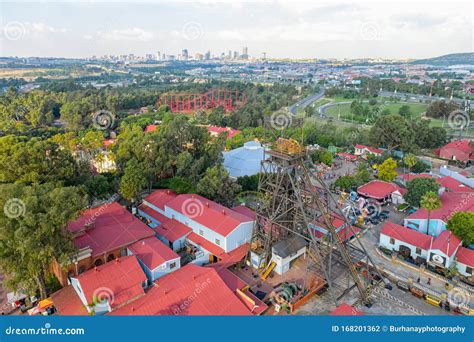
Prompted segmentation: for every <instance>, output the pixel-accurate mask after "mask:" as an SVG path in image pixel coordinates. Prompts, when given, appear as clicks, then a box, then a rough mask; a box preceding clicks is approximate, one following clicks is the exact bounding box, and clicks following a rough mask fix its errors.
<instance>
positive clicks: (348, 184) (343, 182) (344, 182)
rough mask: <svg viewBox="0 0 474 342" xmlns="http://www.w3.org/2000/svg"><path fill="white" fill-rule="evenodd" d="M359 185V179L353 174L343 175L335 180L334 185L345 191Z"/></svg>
mask: <svg viewBox="0 0 474 342" xmlns="http://www.w3.org/2000/svg"><path fill="white" fill-rule="evenodd" d="M357 185H358V182H357V180H356V179H355V178H354V177H352V176H341V177H339V178H338V179H336V181H335V182H334V186H335V187H336V188H339V189H341V190H344V191H351V190H352V189H353V188H354V187H356V186H357Z"/></svg>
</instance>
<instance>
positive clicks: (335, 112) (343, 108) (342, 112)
mask: <svg viewBox="0 0 474 342" xmlns="http://www.w3.org/2000/svg"><path fill="white" fill-rule="evenodd" d="M403 105H408V106H409V107H410V110H411V112H412V115H413V116H414V117H416V116H421V114H422V113H424V112H425V111H426V108H427V105H426V104H423V103H403V102H399V103H392V102H390V103H387V104H382V105H380V108H381V110H384V109H388V110H389V111H390V113H391V114H397V113H398V110H399V109H400V107H401V106H403ZM327 112H328V113H329V114H330V115H331V116H334V117H336V118H337V117H340V118H346V119H347V118H350V117H351V116H352V113H351V105H350V104H341V105H338V106H335V107H330V108H328V110H327Z"/></svg>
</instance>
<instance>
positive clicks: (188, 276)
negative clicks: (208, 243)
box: [111, 264, 264, 316]
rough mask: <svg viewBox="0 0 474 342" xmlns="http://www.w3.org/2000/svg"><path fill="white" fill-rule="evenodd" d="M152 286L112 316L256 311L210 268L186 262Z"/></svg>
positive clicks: (218, 313)
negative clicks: (144, 293)
mask: <svg viewBox="0 0 474 342" xmlns="http://www.w3.org/2000/svg"><path fill="white" fill-rule="evenodd" d="M155 285H156V286H153V287H152V288H151V289H150V291H148V292H147V294H146V295H145V296H143V297H141V298H138V299H137V300H135V301H133V302H131V303H129V304H127V305H124V306H123V307H121V308H120V309H117V310H115V311H112V312H111V315H126V316H128V315H146V316H151V315H180V316H184V315H187V316H241V315H251V314H252V312H253V310H255V309H254V308H252V307H250V308H249V305H248V304H247V303H246V302H245V299H244V298H241V297H239V296H238V294H237V292H236V291H234V289H231V288H229V286H228V285H227V284H226V282H225V281H224V280H223V279H222V278H221V276H220V275H219V272H218V271H217V270H216V269H215V268H213V267H201V266H198V265H194V264H188V265H186V266H184V267H182V268H181V269H179V270H177V271H176V272H173V273H172V274H169V275H166V276H164V277H162V278H160V279H158V280H157V281H156V282H155ZM262 304H263V303H262ZM263 305H264V304H263Z"/></svg>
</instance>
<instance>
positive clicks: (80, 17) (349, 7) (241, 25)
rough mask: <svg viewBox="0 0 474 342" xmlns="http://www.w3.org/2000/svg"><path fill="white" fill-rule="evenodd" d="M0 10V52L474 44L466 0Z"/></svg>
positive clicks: (81, 54) (314, 53)
mask: <svg viewBox="0 0 474 342" xmlns="http://www.w3.org/2000/svg"><path fill="white" fill-rule="evenodd" d="M428 4H429V5H428ZM1 9H2V11H1V12H2V15H1V24H0V26H1V45H0V53H1V56H22V57H31V56H45V57H46V56H49V57H53V56H57V57H67V58H74V57H76V58H87V57H91V56H94V55H95V56H102V55H124V54H135V55H146V54H149V53H156V52H157V51H165V52H166V53H167V54H172V55H178V54H180V53H181V52H182V51H183V50H184V49H187V50H188V51H189V56H193V57H194V56H195V54H196V53H203V54H204V53H206V52H207V51H208V50H210V51H212V52H213V54H216V55H220V54H221V53H225V54H226V55H227V54H228V51H232V54H234V51H238V53H239V54H244V53H243V50H242V49H243V48H244V47H247V48H248V51H249V53H248V54H249V55H250V56H252V57H255V58H261V57H262V56H263V53H265V54H266V56H267V58H294V59H305V58H337V59H343V58H347V59H357V58H384V59H413V58H425V57H434V56H439V55H444V54H449V53H457V52H471V51H473V50H474V48H473V36H472V27H473V26H472V25H473V21H472V19H473V14H472V13H473V6H472V4H471V3H470V2H467V1H459V2H456V3H450V4H446V3H440V2H437V3H431V2H423V3H417V4H411V3H410V2H407V1H402V2H401V3H397V5H396V6H395V5H392V4H379V3H375V2H368V1H363V2H360V3H357V4H347V3H343V2H338V3H335V2H333V3H328V2H325V3H318V4H313V3H311V2H299V3H298V4H295V5H292V4H290V3H288V2H283V1H272V2H270V1H254V2H250V1H241V2H239V1H237V2H232V3H230V2H218V1H193V2H176V3H170V2H164V1H149V2H140V3H134V4H133V6H131V4H130V3H123V2H122V3H116V2H78V3H62V4H60V3H50V2H46V3H26V2H20V3H10V2H3V3H2V4H1ZM72 13H73V14H74V16H72V15H71V14H72ZM439 13H443V14H444V15H442V16H441V15H440V14H439ZM257 18H258V20H257ZM85 22H87V25H84V23H85Z"/></svg>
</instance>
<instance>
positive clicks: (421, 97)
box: [378, 91, 464, 104]
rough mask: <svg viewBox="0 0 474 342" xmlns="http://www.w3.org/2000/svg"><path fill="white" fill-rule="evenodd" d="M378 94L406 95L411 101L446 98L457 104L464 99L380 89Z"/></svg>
mask: <svg viewBox="0 0 474 342" xmlns="http://www.w3.org/2000/svg"><path fill="white" fill-rule="evenodd" d="M378 96H383V97H390V96H394V97H407V98H408V99H407V100H408V101H411V102H419V101H420V100H422V101H428V100H430V101H439V100H447V101H453V102H455V103H457V104H462V103H463V101H464V100H462V99H458V98H453V99H452V100H451V99H449V98H447V99H446V98H444V97H439V96H428V95H419V94H410V93H395V92H391V91H381V92H379V93H378Z"/></svg>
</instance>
